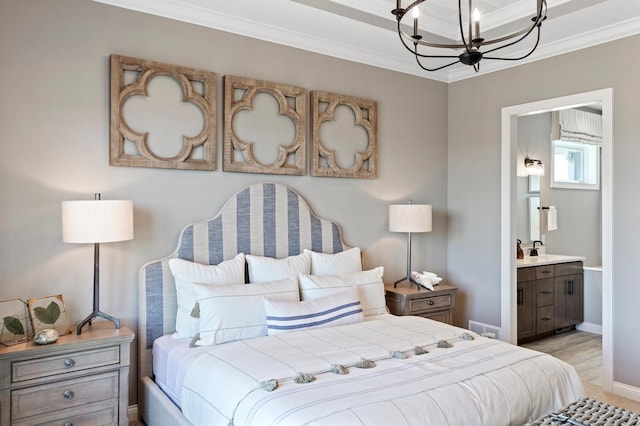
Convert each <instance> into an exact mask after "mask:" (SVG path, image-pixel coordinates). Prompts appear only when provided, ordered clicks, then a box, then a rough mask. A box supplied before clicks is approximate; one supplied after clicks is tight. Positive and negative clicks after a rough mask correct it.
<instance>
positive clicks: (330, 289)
mask: <svg viewBox="0 0 640 426" xmlns="http://www.w3.org/2000/svg"><path fill="white" fill-rule="evenodd" d="M383 273H384V268H383V267H382V266H378V267H377V268H375V269H371V270H369V271H363V272H349V273H346V274H340V275H300V278H299V279H300V296H301V298H302V300H312V299H317V298H319V297H324V296H329V295H331V294H335V293H337V292H339V291H340V290H344V288H345V287H356V288H357V289H358V295H359V297H360V302H361V303H362V311H363V312H364V316H365V317H366V316H370V315H381V314H384V313H386V312H387V305H386V300H385V298H384V283H383V282H382V274H383Z"/></svg>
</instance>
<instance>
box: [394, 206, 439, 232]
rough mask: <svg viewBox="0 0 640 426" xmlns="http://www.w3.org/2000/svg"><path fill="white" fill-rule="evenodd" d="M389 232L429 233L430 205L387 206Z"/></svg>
mask: <svg viewBox="0 0 640 426" xmlns="http://www.w3.org/2000/svg"><path fill="white" fill-rule="evenodd" d="M389 231H391V232H431V205H429V204H392V205H390V206H389Z"/></svg>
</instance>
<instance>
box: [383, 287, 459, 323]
mask: <svg viewBox="0 0 640 426" xmlns="http://www.w3.org/2000/svg"><path fill="white" fill-rule="evenodd" d="M384 289H385V292H386V299H387V306H388V307H389V310H390V311H391V313H392V314H394V315H416V316H420V317H425V318H430V319H433V320H436V321H440V322H445V323H447V324H451V321H452V317H453V307H454V306H455V301H456V291H458V288H457V287H454V286H452V285H447V284H438V285H436V286H435V290H434V291H431V290H427V289H424V288H421V289H420V290H418V289H416V287H415V285H412V286H411V287H409V283H400V284H398V287H396V288H393V285H392V284H389V285H386V286H385V287H384Z"/></svg>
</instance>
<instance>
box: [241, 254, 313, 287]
mask: <svg viewBox="0 0 640 426" xmlns="http://www.w3.org/2000/svg"><path fill="white" fill-rule="evenodd" d="M246 259H247V266H248V269H249V282H252V283H263V282H269V281H275V280H281V279H283V278H289V277H296V278H297V277H298V275H300V274H309V273H311V254H309V253H302V254H299V255H296V256H289V257H285V258H283V259H274V258H273V257H265V256H253V255H250V254H248V255H247V256H246Z"/></svg>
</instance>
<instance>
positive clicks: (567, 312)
mask: <svg viewBox="0 0 640 426" xmlns="http://www.w3.org/2000/svg"><path fill="white" fill-rule="evenodd" d="M583 287H584V286H583V272H582V262H566V263H557V264H551V265H540V266H530V267H523V268H518V283H517V296H516V297H517V312H518V343H520V342H525V341H528V340H532V339H535V338H538V337H543V336H546V335H549V334H553V333H555V332H561V331H566V330H569V329H572V328H573V327H574V326H575V325H576V324H579V323H581V322H582V320H583V309H584V308H583V306H584V300H583V294H584V291H583Z"/></svg>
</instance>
